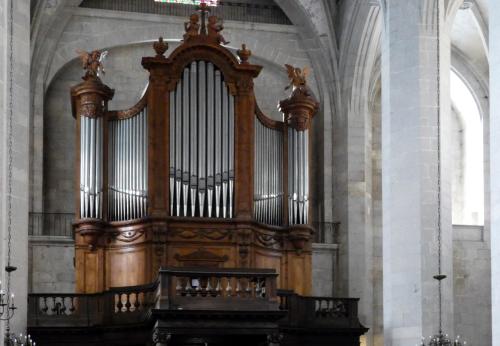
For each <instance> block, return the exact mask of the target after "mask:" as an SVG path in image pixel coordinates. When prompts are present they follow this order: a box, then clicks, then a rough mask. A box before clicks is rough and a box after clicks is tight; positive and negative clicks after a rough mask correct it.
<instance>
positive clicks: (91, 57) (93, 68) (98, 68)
mask: <svg viewBox="0 0 500 346" xmlns="http://www.w3.org/2000/svg"><path fill="white" fill-rule="evenodd" d="M76 52H77V54H78V55H79V56H80V59H81V60H82V67H83V69H84V70H85V71H87V72H86V74H85V78H88V77H96V78H99V76H100V75H101V74H102V75H104V73H105V71H104V66H103V62H104V59H105V58H106V56H107V55H108V51H103V52H101V51H99V50H94V51H92V52H86V51H84V50H81V49H77V51H76Z"/></svg>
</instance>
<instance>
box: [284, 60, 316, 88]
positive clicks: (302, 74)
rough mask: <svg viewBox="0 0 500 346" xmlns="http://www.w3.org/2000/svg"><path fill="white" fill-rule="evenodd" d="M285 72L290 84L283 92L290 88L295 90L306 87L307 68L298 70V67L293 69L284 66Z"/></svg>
mask: <svg viewBox="0 0 500 346" xmlns="http://www.w3.org/2000/svg"><path fill="white" fill-rule="evenodd" d="M285 67H286V70H287V72H288V78H290V84H289V85H288V86H287V87H286V88H285V90H288V89H290V88H292V90H295V89H297V88H302V87H304V90H305V87H306V85H307V76H309V73H310V71H309V68H308V67H304V68H303V69H300V68H299V67H293V66H292V65H288V64H285Z"/></svg>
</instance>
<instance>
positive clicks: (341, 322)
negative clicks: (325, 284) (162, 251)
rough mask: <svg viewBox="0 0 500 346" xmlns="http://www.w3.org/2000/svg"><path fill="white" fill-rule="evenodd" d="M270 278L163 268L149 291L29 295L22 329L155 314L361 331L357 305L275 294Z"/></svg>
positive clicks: (137, 319)
mask: <svg viewBox="0 0 500 346" xmlns="http://www.w3.org/2000/svg"><path fill="white" fill-rule="evenodd" d="M276 277H277V274H276V273H275V272H274V270H261V269H259V270H257V269H256V270H253V269H217V270H216V271H214V270H213V269H203V268H197V269H194V268H193V269H191V268H166V269H162V270H161V271H160V276H159V280H158V282H156V283H153V284H150V285H144V286H135V287H126V288H113V289H111V290H109V291H107V292H104V293H101V294H30V295H29V297H28V326H29V327H30V328H34V327H70V326H71V327H91V326H126V325H129V324H137V323H141V322H147V321H151V319H152V318H155V317H157V316H156V315H155V314H156V313H157V312H159V313H160V314H164V313H168V312H169V311H170V312H174V313H175V314H179V313H186V312H187V313H189V311H198V312H199V311H203V312H205V313H207V312H208V313H209V312H214V313H217V314H220V313H228V314H231V313H234V312H243V313H248V312H252V313H260V314H262V313H271V315H273V316H275V319H281V320H280V322H279V324H280V326H282V327H283V328H297V329H301V328H313V329H318V328H319V329H332V328H333V329H334V328H350V329H359V330H362V329H364V327H363V326H362V325H361V324H360V322H359V320H358V300H359V299H350V298H326V297H302V296H299V295H297V294H295V293H293V291H284V290H276ZM160 316H161V315H160ZM262 316H264V315H262ZM333 329H332V330H333Z"/></svg>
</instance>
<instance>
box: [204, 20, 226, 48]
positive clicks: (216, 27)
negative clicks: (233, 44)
mask: <svg viewBox="0 0 500 346" xmlns="http://www.w3.org/2000/svg"><path fill="white" fill-rule="evenodd" d="M222 30H224V25H223V24H222V20H219V18H218V17H217V16H210V17H208V37H212V38H215V39H216V40H217V42H219V43H222V44H229V42H228V41H226V39H225V38H224V36H222V34H221V31H222Z"/></svg>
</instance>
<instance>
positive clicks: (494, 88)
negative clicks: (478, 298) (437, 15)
mask: <svg viewBox="0 0 500 346" xmlns="http://www.w3.org/2000/svg"><path fill="white" fill-rule="evenodd" d="M489 11H490V14H489V20H490V30H489V34H490V57H489V60H490V133H489V135H490V146H489V150H490V153H489V155H490V186H491V188H490V192H491V195H490V213H491V214H490V216H491V219H490V222H491V224H490V226H491V228H490V229H491V308H492V321H491V325H492V328H493V329H492V345H493V346H498V345H500V150H499V148H500V98H499V97H498V95H500V2H498V1H497V0H490V1H489ZM485 226H486V224H485Z"/></svg>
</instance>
